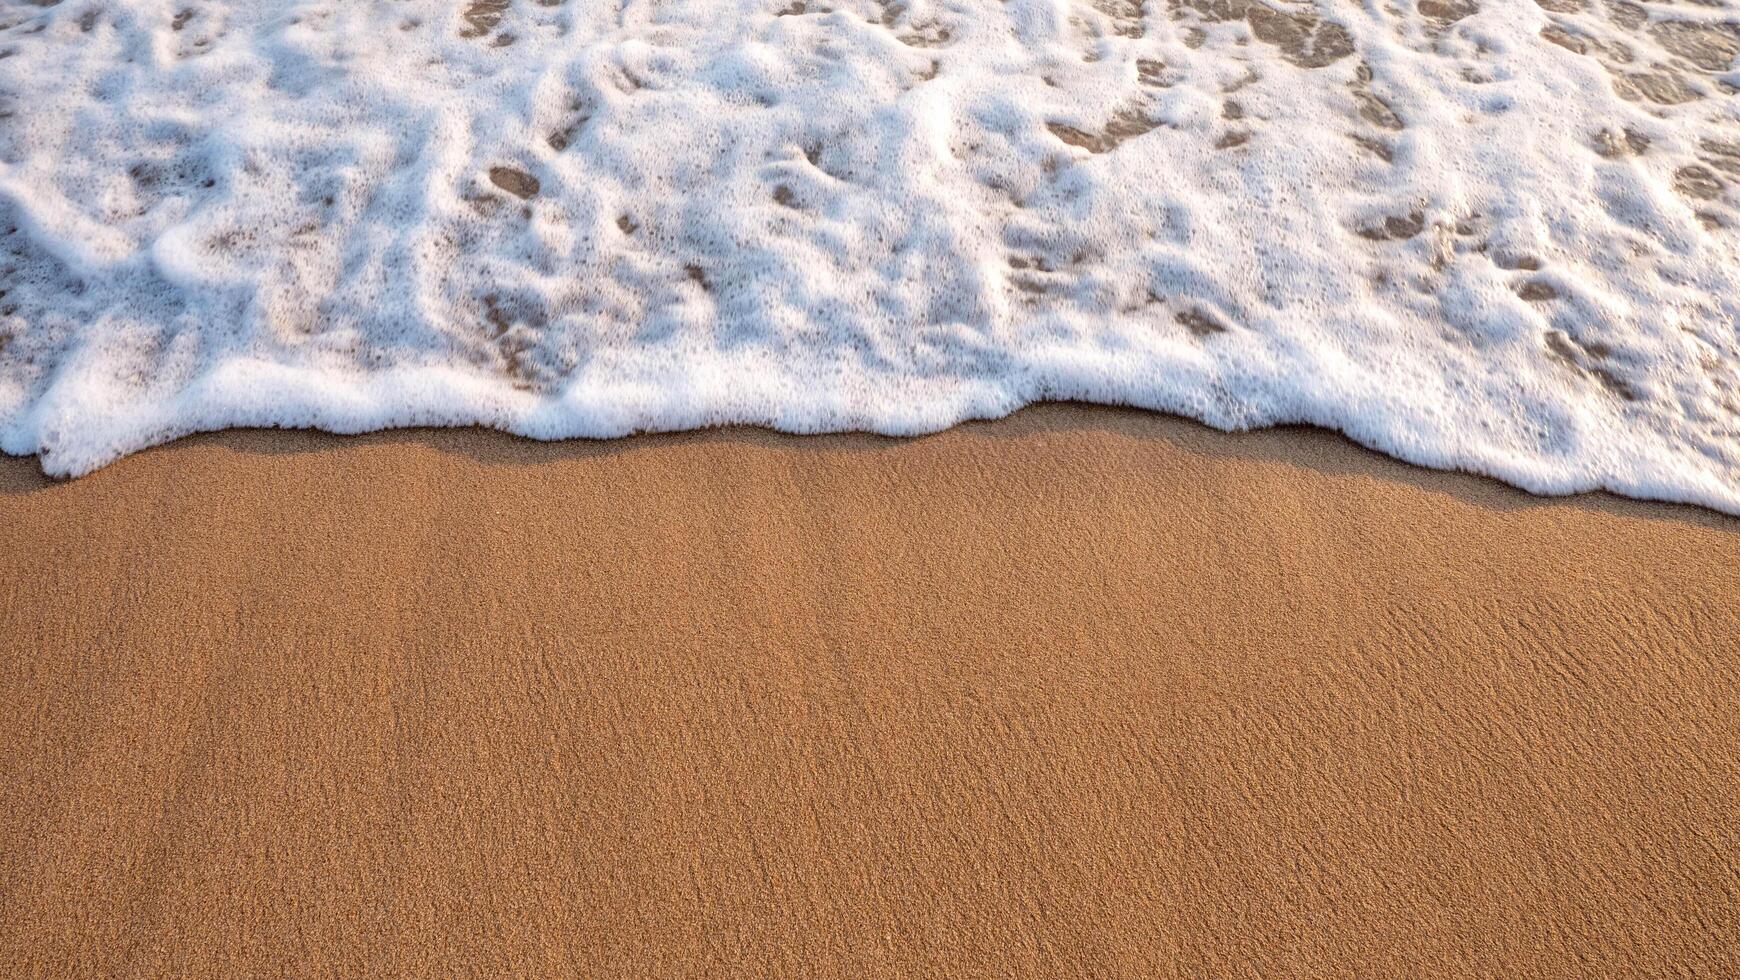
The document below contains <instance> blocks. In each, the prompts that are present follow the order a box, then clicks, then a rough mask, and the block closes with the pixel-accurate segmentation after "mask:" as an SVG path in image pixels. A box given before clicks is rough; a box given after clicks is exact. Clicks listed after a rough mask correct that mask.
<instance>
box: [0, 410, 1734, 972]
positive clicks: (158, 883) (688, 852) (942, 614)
mask: <svg viewBox="0 0 1740 980" xmlns="http://www.w3.org/2000/svg"><path fill="white" fill-rule="evenodd" d="M0 488H3V492H0V588H3V589H4V592H3V594H0V616H3V617H4V620H3V625H4V634H3V636H4V641H5V651H6V652H5V655H4V657H3V658H0V794H3V796H4V799H5V801H6V803H5V806H4V807H3V808H0V974H3V975H5V976H9V977H10V976H42V975H53V976H86V975H92V976H94V975H99V974H106V975H119V976H149V975H176V976H199V977H235V976H244V975H261V976H264V975H295V976H313V975H338V974H344V975H352V974H356V975H361V974H382V975H386V974H394V975H411V976H420V977H423V976H428V977H433V976H451V975H460V974H474V975H506V974H507V973H509V972H510V971H511V972H513V973H516V974H553V973H565V974H569V975H585V976H626V977H641V976H699V975H739V976H778V975H814V976H837V977H864V976H897V975H901V976H915V975H941V976H963V977H964V976H982V975H1031V976H1103V977H1110V976H1140V977H1151V976H1173V975H1189V976H1214V977H1241V976H1251V977H1257V976H1261V977H1296V976H1299V977H1303V976H1314V977H1316V976H1375V977H1391V976H1395V977H1402V976H1405V977H1433V978H1438V977H1463V976H1469V977H1473V976H1504V977H1531V976H1551V977H1596V976H1599V977H1618V976H1638V977H1665V976H1679V975H1687V976H1693V975H1701V976H1709V977H1718V976H1736V975H1740V952H1737V950H1740V919H1737V916H1740V912H1737V909H1740V871H1737V868H1736V862H1737V858H1740V816H1737V815H1736V809H1735V806H1734V800H1735V798H1736V796H1737V795H1740V762H1737V758H1740V748H1737V747H1740V708H1737V705H1740V653H1737V652H1736V646H1737V643H1736V638H1737V637H1740V521H1735V520H1730V519H1727V518H1723V517H1720V516H1717V515H1713V514H1709V513H1705V512H1702V511H1697V510H1692V509H1688V508H1674V507H1665V506H1651V505H1644V504H1637V503H1631V502H1626V501H1620V500H1616V499H1612V498H1608V497H1588V498H1582V499H1577V500H1570V501H1567V500H1539V499H1534V498H1530V497H1527V496H1525V495H1523V494H1521V493H1519V492H1516V491H1513V490H1510V489H1508V488H1506V487H1502V486H1499V485H1497V484H1493V483H1490V482H1486V481H1483V480H1479V479H1475V478H1472V477H1462V476H1451V475H1443V474H1434V473H1427V472H1423V471H1420V470H1416V469H1412V468H1409V467H1406V466H1403V465H1400V464H1397V463H1394V462H1391V461H1389V460H1386V459H1383V458H1380V457H1378V456H1376V455H1373V454H1371V453H1367V452H1364V451H1362V450H1359V449H1356V448H1353V447H1351V446H1350V445H1348V444H1347V443H1345V442H1343V441H1341V440H1339V439H1337V438H1335V437H1332V436H1329V435H1325V434H1322V433H1317V432H1307V431H1286V432H1265V433H1255V434H1250V435H1240V436H1227V435H1222V434H1218V433H1213V432H1210V431H1208V430H1205V429H1202V428H1200V427H1197V426H1194V425H1191V424H1189V423H1185V422H1180V421H1177V420H1173V419H1167V418H1160V417H1156V416H1152V415H1145V414H1139V413H1135V412H1124V411H1116V410H1105V409H1085V408H1079V407H1046V408H1040V409H1034V410H1029V411H1026V412H1023V413H1021V414H1019V415H1017V416H1016V417H1014V418H1012V419H1009V420H1006V421H1003V422H999V423H994V424H984V425H971V426H966V427H963V428H960V429H956V430H953V431H951V432H948V433H945V434H943V435H939V436H936V437H932V438H927V439H920V440H915V441H904V442H902V441H890V440H883V439H877V438H872V437H828V438H815V439H795V438H789V437H782V436H776V435H770V434H766V433H760V432H751V431H741V430H731V431H722V432H712V433H703V434H690V435H682V436H673V437H656V438H639V439H634V440H630V441H624V442H617V443H608V444H584V443H568V444H557V445H540V444H533V443H528V442H523V441H519V440H515V439H512V438H508V437H505V436H500V435H496V434H490V433H481V432H409V433H407V432H397V433H386V434H381V435H374V436H367V437H361V438H353V439H339V438H334V437H329V436H323V435H315V434H296V433H230V434H223V435H217V436H208V437H201V438H196V439H191V440H186V441H184V442H181V443H179V444H177V445H174V446H171V447H168V448H165V449H159V450H154V451H151V452H147V453H145V454H143V455H140V456H137V457H134V458H131V459H128V460H126V461H124V462H122V463H119V464H117V465H115V466H112V467H109V468H108V469H105V470H102V471H100V472H98V473H96V474H94V475H92V476H90V477H87V478H84V479H81V480H78V481H75V482H72V483H67V484H58V485H51V484H48V483H47V482H46V481H44V480H42V479H41V478H40V477H39V476H37V475H36V473H35V470H34V468H33V463H32V462H31V461H28V460H6V461H4V463H3V465H0Z"/></svg>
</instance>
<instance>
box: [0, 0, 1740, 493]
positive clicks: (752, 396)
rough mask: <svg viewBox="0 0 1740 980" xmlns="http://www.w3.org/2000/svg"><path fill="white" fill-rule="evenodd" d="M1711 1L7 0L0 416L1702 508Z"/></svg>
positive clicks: (1714, 158) (46, 458) (1736, 223)
mask: <svg viewBox="0 0 1740 980" xmlns="http://www.w3.org/2000/svg"><path fill="white" fill-rule="evenodd" d="M1737 56H1740V13H1737V12H1736V11H1735V10H1733V9H1731V7H1730V6H1729V5H1728V3H1727V2H1725V0H1721V2H1719V0H1680V2H1677V3H1666V2H1663V3H1634V2H1630V0H1618V2H1609V0H1394V2H1393V3H1389V2H1384V0H1376V2H1371V3H1365V4H1356V3H1352V2H1347V0H1319V2H1315V3H1298V2H1285V0H1091V2H1087V0H894V2H882V0H619V2H581V0H393V2H374V3H351V2H341V0H234V2H226V0H61V2H54V0H35V2H34V3H33V4H32V5H28V6H21V5H17V4H13V5H10V6H7V7H5V8H4V10H3V11H0V233H3V234H0V448H4V450H5V451H6V452H9V453H14V454H27V453H35V454H39V455H40V457H41V461H42V465H43V467H44V468H45V469H46V470H47V471H49V472H51V473H56V474H78V473H83V472H86V471H88V470H91V469H93V468H95V467H98V466H101V465H103V464H104V463H107V462H109V461H111V460H113V459H115V458H116V457H118V456H120V455H122V454H125V453H127V452H130V451H133V450H137V449H139V448H142V447H144V446H147V445H150V444H153V443H158V442H162V441H164V440H167V439H170V438H173V437H175V436H178V435H181V434H185V433H188V432H192V431H197V430H206V429H214V428H222V427H226V426H237V425H248V426H261V425H265V426H313V427H319V428H324V429H330V430H334V431H339V432H356V431H362V430H367V429H375V428H381V427H387V426H402V425H425V424H436V425H456V424H471V423H477V424H484V425H489V426H495V427H498V428H502V429H506V430H508V431H511V432H516V433H520V434H522V435H528V436H533V437H537V438H559V437H570V436H617V435H623V434H626V433H630V432H634V431H640V430H654V429H678V428H688V427H694V426H702V425H710V424H718V423H752V424H759V425H766V426H772V427H775V428H779V429H784V430H790V431H799V432H814V431H824V430H846V429H867V430H874V431H877V432H884V433H919V432H926V431H931V430H935V429H939V428H943V427H945V426H948V425H950V424H953V423H955V422H958V421H961V420H963V419H968V418H982V417H991V416H997V415H1001V414H1004V413H1007V412H1009V411H1011V410H1013V409H1015V408H1017V407H1019V406H1021V405H1023V404H1026V403H1028V402H1032V401H1036V400H1041V399H1079V400H1085V401H1095V402H1109V403H1119V404H1130V405H1137V406H1143V407H1147V408H1152V409H1160V410H1165V411H1171V412H1178V413H1182V414H1184V415H1189V416H1193V417H1195V418H1199V419H1201V420H1203V421H1205V422H1208V423H1209V424H1211V425H1214V426H1218V427H1222V428H1245V427H1252V426H1263V425H1271V424H1277V423H1288V422H1303V423H1311V424H1315V425H1320V426H1326V427H1330V428H1334V429H1338V430H1341V431H1343V432H1345V433H1347V434H1348V435H1350V436H1351V437H1353V438H1354V439H1356V440H1358V441H1360V442H1362V443H1365V444H1366V445H1369V446H1373V447H1375V448H1378V449H1381V450H1384V451H1386V452H1389V453H1392V454H1394V455H1396V456H1399V457H1401V458H1403V459H1407V460H1411V461H1414V462H1418V463H1423V464H1427V465H1431V466H1440V467H1455V468H1461V469H1467V470H1472V471H1477V472H1484V473H1488V474H1491V475H1494V476H1497V477H1499V478H1501V479H1504V480H1508V481H1510V482H1512V483H1515V484H1517V485H1519V486H1522V487H1524V488H1527V489H1530V490H1534V491H1537V492H1546V493H1564V492H1572V491H1580V490H1588V489H1593V488H1597V487H1603V488H1607V489H1609V490H1613V491H1617V492H1620V493H1625V494H1631V495H1635V496H1643V497H1657V498H1667V499H1675V500H1684V501H1692V502H1697V503H1702V504H1706V505H1710V506H1714V507H1718V508H1722V509H1725V510H1729V511H1734V512H1740V99H1736V97H1735V95H1736V92H1737V91H1740V62H1737V60H1736V58H1737Z"/></svg>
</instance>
